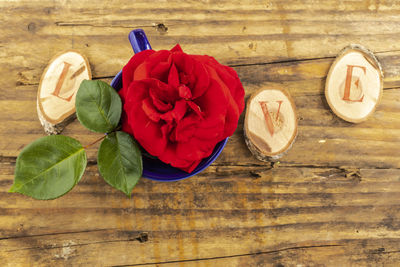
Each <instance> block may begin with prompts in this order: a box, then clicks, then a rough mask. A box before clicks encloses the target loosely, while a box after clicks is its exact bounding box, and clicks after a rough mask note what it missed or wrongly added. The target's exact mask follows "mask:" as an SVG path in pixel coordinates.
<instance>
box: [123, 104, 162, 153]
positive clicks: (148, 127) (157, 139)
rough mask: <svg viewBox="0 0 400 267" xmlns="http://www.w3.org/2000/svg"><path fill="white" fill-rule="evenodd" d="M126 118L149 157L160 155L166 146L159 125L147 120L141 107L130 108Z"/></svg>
mask: <svg viewBox="0 0 400 267" xmlns="http://www.w3.org/2000/svg"><path fill="white" fill-rule="evenodd" d="M127 116H128V118H129V123H130V125H131V128H132V131H133V135H134V137H135V139H136V140H137V141H138V142H139V144H140V145H141V146H142V147H143V148H144V149H145V150H146V151H147V152H149V153H150V154H151V155H154V156H156V157H157V156H159V155H162V154H163V153H164V150H165V147H166V146H167V139H166V137H165V136H164V135H163V132H162V130H161V124H160V123H155V122H153V121H151V120H149V118H148V116H147V115H146V114H145V113H144V111H143V109H142V107H141V106H135V107H134V108H132V109H131V110H130V112H129V113H127Z"/></svg>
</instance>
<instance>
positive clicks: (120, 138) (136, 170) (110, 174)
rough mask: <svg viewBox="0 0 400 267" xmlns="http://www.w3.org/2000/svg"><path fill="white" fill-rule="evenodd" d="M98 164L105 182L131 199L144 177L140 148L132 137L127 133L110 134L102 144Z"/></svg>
mask: <svg viewBox="0 0 400 267" xmlns="http://www.w3.org/2000/svg"><path fill="white" fill-rule="evenodd" d="M97 164H98V166H99V171H100V174H101V175H102V176H103V178H104V180H106V182H107V183H108V184H110V185H111V186H112V187H115V188H116V189H118V190H121V191H122V192H124V193H125V194H126V195H127V196H129V197H130V195H131V192H132V189H133V188H134V187H135V185H136V183H137V182H138V181H139V179H140V177H142V172H143V163H142V155H141V153H140V150H139V147H138V146H137V144H136V143H135V141H134V140H133V138H132V136H130V135H129V134H127V133H125V132H120V131H118V132H114V133H112V134H109V135H108V136H107V137H106V139H104V140H103V142H101V144H100V148H99V152H98V156H97Z"/></svg>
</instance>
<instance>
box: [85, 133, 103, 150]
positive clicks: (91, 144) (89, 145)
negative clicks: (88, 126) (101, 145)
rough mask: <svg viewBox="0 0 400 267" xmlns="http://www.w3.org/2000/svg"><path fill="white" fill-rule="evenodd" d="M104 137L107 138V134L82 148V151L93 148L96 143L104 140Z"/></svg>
mask: <svg viewBox="0 0 400 267" xmlns="http://www.w3.org/2000/svg"><path fill="white" fill-rule="evenodd" d="M106 137H107V134H104V136H102V137H100V138H99V139H97V140H96V141H94V142H93V143H90V144H88V145H86V146H84V147H83V149H87V148H89V147H91V146H93V145H94V144H96V143H97V142H100V141H101V140H103V139H104V138H106Z"/></svg>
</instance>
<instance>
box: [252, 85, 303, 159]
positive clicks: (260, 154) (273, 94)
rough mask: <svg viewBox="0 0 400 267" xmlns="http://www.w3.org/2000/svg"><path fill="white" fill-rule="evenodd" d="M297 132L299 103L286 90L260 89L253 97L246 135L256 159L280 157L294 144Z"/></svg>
mask: <svg viewBox="0 0 400 267" xmlns="http://www.w3.org/2000/svg"><path fill="white" fill-rule="evenodd" d="M296 136H297V114H296V106H295V104H294V102H293V100H292V98H291V97H290V95H289V93H288V92H287V91H286V90H284V89H280V88H268V89H261V90H259V91H257V92H255V93H254V94H253V95H252V96H251V97H250V99H249V100H248V101H247V110H246V116H245V121H244V138H245V141H246V144H247V147H248V148H249V149H250V151H251V152H252V153H253V154H254V155H255V156H256V158H257V159H259V160H261V161H275V160H278V159H279V158H281V157H282V156H283V155H284V154H285V153H286V152H287V151H288V150H289V149H290V148H291V146H292V144H293V143H294V140H295V138H296Z"/></svg>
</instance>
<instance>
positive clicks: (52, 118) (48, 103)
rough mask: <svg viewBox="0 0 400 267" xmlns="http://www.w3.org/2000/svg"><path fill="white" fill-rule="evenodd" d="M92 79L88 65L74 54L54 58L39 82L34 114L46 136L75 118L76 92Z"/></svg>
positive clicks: (82, 58) (86, 61) (84, 58)
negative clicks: (35, 112) (82, 83)
mask: <svg viewBox="0 0 400 267" xmlns="http://www.w3.org/2000/svg"><path fill="white" fill-rule="evenodd" d="M90 79H92V73H91V70H90V66H89V62H88V60H87V59H86V57H85V56H83V55H82V54H80V53H79V52H77V51H74V50H69V51H65V52H63V53H61V54H58V55H56V56H55V57H54V58H53V59H52V60H51V61H50V63H49V65H48V66H47V67H46V69H45V70H44V72H43V75H42V78H41V79H40V83H39V88H38V95H37V111H38V116H39V119H40V122H41V124H42V125H43V127H44V130H45V132H46V133H47V134H58V133H60V132H61V131H62V130H63V128H64V127H65V125H66V124H68V123H69V122H70V121H71V120H72V119H73V118H74V117H75V116H74V115H75V97H76V92H77V91H78V89H79V86H80V84H81V82H82V81H83V80H90Z"/></svg>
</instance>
